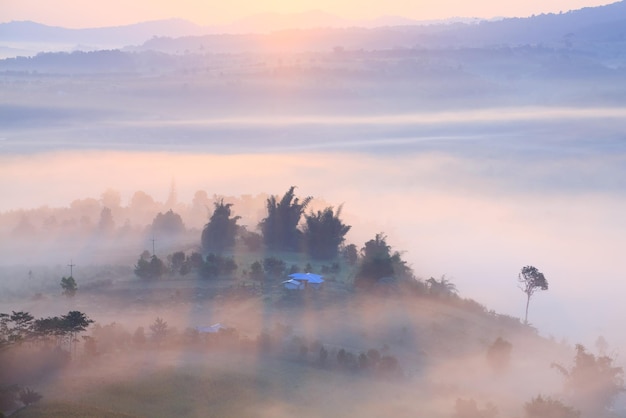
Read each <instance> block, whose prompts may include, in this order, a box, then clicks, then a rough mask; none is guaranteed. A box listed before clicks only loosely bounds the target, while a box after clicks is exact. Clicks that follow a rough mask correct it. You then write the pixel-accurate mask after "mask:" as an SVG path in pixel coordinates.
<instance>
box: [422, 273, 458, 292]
mask: <svg viewBox="0 0 626 418" xmlns="http://www.w3.org/2000/svg"><path fill="white" fill-rule="evenodd" d="M426 284H427V285H428V291H429V293H430V294H431V295H433V296H435V297H446V298H448V297H451V296H454V295H456V293H457V289H456V285H455V284H454V283H452V282H451V281H450V280H448V279H446V276H445V275H444V276H441V279H439V280H437V279H435V278H434V277H431V278H430V279H428V280H426Z"/></svg>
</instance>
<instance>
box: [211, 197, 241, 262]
mask: <svg viewBox="0 0 626 418" xmlns="http://www.w3.org/2000/svg"><path fill="white" fill-rule="evenodd" d="M214 206H215V209H214V211H213V214H212V215H211V218H210V219H209V223H207V224H206V225H205V226H204V229H203V230H202V237H201V242H202V248H203V249H204V251H206V252H209V251H214V252H218V253H219V252H222V251H224V250H226V249H229V248H232V247H234V246H235V237H236V235H237V229H238V227H237V221H238V220H239V219H241V217H240V216H233V217H231V210H230V208H231V207H232V206H233V204H232V203H224V199H223V198H222V199H219V200H218V201H216V202H215V203H214Z"/></svg>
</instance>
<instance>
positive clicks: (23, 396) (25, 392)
mask: <svg viewBox="0 0 626 418" xmlns="http://www.w3.org/2000/svg"><path fill="white" fill-rule="evenodd" d="M41 398H43V396H41V395H40V394H39V393H37V392H35V391H34V390H32V389H31V388H24V389H22V390H20V393H19V395H18V399H19V400H20V402H22V403H23V404H24V405H26V406H28V405H31V404H34V403H35V402H39V400H41Z"/></svg>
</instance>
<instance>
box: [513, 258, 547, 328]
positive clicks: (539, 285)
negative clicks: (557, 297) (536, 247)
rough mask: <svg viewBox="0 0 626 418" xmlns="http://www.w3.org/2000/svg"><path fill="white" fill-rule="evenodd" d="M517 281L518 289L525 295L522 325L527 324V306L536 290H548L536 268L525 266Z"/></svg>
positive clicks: (544, 279) (544, 280)
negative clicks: (524, 312)
mask: <svg viewBox="0 0 626 418" xmlns="http://www.w3.org/2000/svg"><path fill="white" fill-rule="evenodd" d="M517 281H518V282H519V283H520V289H522V292H524V293H525V294H526V315H525V316H524V323H525V324H528V305H529V304H530V298H531V297H532V296H533V294H534V293H535V292H536V291H537V290H548V281H547V280H546V278H545V277H544V275H543V273H541V272H540V271H539V270H537V267H533V266H525V267H523V268H522V271H521V272H520V273H519V275H518V277H517Z"/></svg>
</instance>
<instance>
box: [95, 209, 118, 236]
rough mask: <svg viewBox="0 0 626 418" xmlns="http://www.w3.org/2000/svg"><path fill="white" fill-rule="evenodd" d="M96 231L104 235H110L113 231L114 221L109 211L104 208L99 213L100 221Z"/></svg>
mask: <svg viewBox="0 0 626 418" xmlns="http://www.w3.org/2000/svg"><path fill="white" fill-rule="evenodd" d="M98 230H99V231H100V232H101V233H102V234H104V235H108V234H111V233H112V232H113V231H114V230H115V221H114V220H113V214H112V213H111V209H109V208H107V207H104V208H102V211H101V212H100V220H99V221H98Z"/></svg>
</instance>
